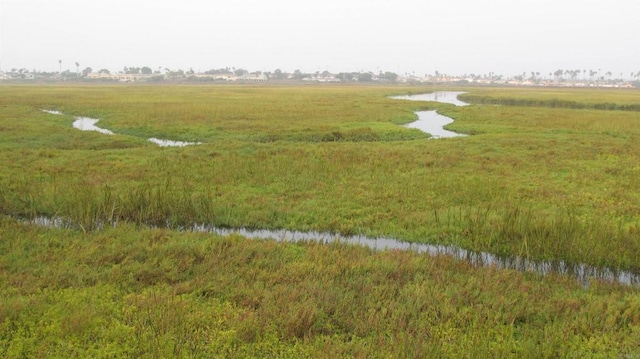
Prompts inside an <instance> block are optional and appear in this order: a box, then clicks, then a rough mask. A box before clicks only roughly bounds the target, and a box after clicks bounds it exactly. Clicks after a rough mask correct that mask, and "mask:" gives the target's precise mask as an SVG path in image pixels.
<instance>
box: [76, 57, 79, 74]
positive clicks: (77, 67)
mask: <svg viewBox="0 0 640 359" xmlns="http://www.w3.org/2000/svg"><path fill="white" fill-rule="evenodd" d="M76 77H80V64H79V63H78V61H76Z"/></svg>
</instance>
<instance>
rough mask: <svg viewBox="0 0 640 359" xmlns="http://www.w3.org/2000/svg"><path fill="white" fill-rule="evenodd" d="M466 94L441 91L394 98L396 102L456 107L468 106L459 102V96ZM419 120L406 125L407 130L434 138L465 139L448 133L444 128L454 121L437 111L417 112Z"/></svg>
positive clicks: (451, 132)
mask: <svg viewBox="0 0 640 359" xmlns="http://www.w3.org/2000/svg"><path fill="white" fill-rule="evenodd" d="M463 93H465V92H455V91H439V92H433V93H427V94H420V95H406V96H393V97H392V98H393V99H396V100H410V101H433V102H442V103H448V104H452V105H456V106H468V105H469V104H468V103H466V102H462V101H460V100H458V95H460V94H463ZM415 114H416V115H418V120H417V121H414V122H411V123H409V124H406V125H405V127H407V128H416V129H418V130H420V131H422V132H427V133H429V134H430V135H431V136H432V138H434V139H436V138H449V137H464V136H466V135H463V134H461V133H456V132H453V131H448V130H445V129H444V126H446V125H448V124H450V123H451V122H453V119H452V118H450V117H447V116H443V115H441V114H439V113H438V112H437V111H435V110H433V111H417V112H416V113H415Z"/></svg>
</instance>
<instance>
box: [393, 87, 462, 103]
mask: <svg viewBox="0 0 640 359" xmlns="http://www.w3.org/2000/svg"><path fill="white" fill-rule="evenodd" d="M463 93H466V92H460V91H436V92H431V93H423V94H418V95H405V96H393V98H394V99H397V100H411V101H433V102H441V103H448V104H452V105H456V106H468V105H469V104H468V103H466V102H464V101H460V100H458V95H461V94H463Z"/></svg>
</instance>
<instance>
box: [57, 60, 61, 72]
mask: <svg viewBox="0 0 640 359" xmlns="http://www.w3.org/2000/svg"><path fill="white" fill-rule="evenodd" d="M58 65H60V71H59V73H62V60H58Z"/></svg>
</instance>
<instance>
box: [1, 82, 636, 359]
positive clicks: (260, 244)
mask: <svg viewBox="0 0 640 359" xmlns="http://www.w3.org/2000/svg"><path fill="white" fill-rule="evenodd" d="M432 90H433V89H430V88H420V87H396V86H389V87H383V86H294V85H291V86H265V85H262V86H249V85H244V86H237V85H232V86H226V85H218V86H191V85H168V86H164V85H148V86H144V85H142V86H135V85H82V86H75V85H66V86H55V85H39V86H35V85H34V86H23V85H2V86H0V151H1V152H2V154H3V156H1V157H0V166H1V167H0V168H2V171H1V172H0V215H2V219H1V221H0V237H1V238H2V239H1V240H0V285H1V287H0V288H1V289H0V356H3V357H11V358H13V357H16V358H17V357H185V358H187V357H296V358H297V357H331V358H335V357H362V358H365V357H367V358H368V357H456V358H458V357H515V358H522V357H532V358H540V357H576V358H577V357H580V358H583V357H606V358H609V357H620V358H626V357H635V356H640V339H638V338H640V297H639V296H638V289H637V288H634V287H625V286H618V285H614V284H607V283H595V284H592V285H591V286H589V287H588V288H584V287H581V286H580V285H579V284H578V283H576V282H575V281H574V280H572V279H571V278H568V277H562V276H558V275H551V276H545V277H542V276H540V275H538V274H534V273H520V272H516V271H510V270H497V269H495V268H475V267H473V266H471V265H469V264H467V263H463V262H455V261H453V260H451V259H450V258H447V257H433V258H432V257H428V256H425V255H418V254H415V253H407V252H401V251H387V252H372V251H371V250H369V249H365V248H359V247H350V246H345V245H340V244H332V245H320V244H315V243H299V244H292V243H277V242H273V241H258V240H256V241H253V240H248V239H246V238H242V237H240V236H232V237H220V236H216V235H214V234H203V233H199V234H197V233H188V232H180V231H178V229H179V228H181V227H184V226H187V227H188V226H191V225H193V224H209V225H215V226H219V227H229V228H255V229H289V230H301V231H320V232H333V233H339V234H342V235H352V234H363V235H368V236H372V237H375V236H385V237H392V238H397V239H401V240H406V241H412V242H422V243H435V244H450V245H456V246H460V247H462V248H465V249H470V250H474V251H485V252H490V253H494V254H498V255H502V256H522V257H526V258H530V259H533V260H552V261H560V260H562V261H566V262H568V263H585V264H588V265H592V266H597V267H608V268H614V269H623V270H630V271H633V272H638V271H640V180H639V175H640V159H639V158H638V156H640V142H639V141H638V139H639V137H640V136H639V135H640V126H638V125H639V124H640V112H639V111H637V110H638V107H639V106H640V91H637V90H614V89H610V90H596V89H512V88H509V89H505V88H469V89H464V90H465V91H468V92H469V93H468V94H465V95H463V98H464V99H466V100H468V101H470V102H472V103H474V104H473V105H471V106H466V107H454V106H452V105H446V104H437V103H422V102H414V101H401V100H394V99H390V98H389V96H391V95H401V94H408V93H420V92H428V91H432ZM420 109H438V111H439V112H440V113H442V114H444V115H447V116H450V117H452V118H454V119H455V122H454V123H452V124H450V125H448V126H447V128H448V129H450V130H454V131H458V132H462V133H466V134H469V135H470V136H468V137H464V138H452V139H437V140H429V139H428V137H429V136H428V135H427V134H424V133H421V132H420V131H418V130H410V129H406V128H404V127H402V126H399V125H400V124H404V123H408V122H410V121H412V120H414V119H415V115H414V113H413V112H414V111H416V110H420ZM43 110H57V111H60V112H62V113H63V115H53V114H49V113H46V112H43ZM73 116H88V117H93V118H97V119H99V120H100V122H99V123H98V126H100V127H102V128H106V129H109V130H112V131H113V132H115V133H116V135H113V136H107V135H103V134H100V133H96V132H82V131H79V130H76V129H73V128H72V126H71V123H72V122H73V120H74V119H73ZM149 137H156V138H163V139H169V140H177V141H189V142H201V143H202V144H201V145H197V146H188V147H181V148H163V147H158V146H156V145H155V144H153V143H151V142H148V141H147V138H149ZM40 216H45V217H55V218H63V219H64V220H65V221H67V222H68V223H69V224H70V228H44V227H38V226H33V225H28V224H25V223H26V222H24V220H25V219H26V220H28V219H33V218H37V217H40ZM114 223H115V224H116V225H113V224H114Z"/></svg>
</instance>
